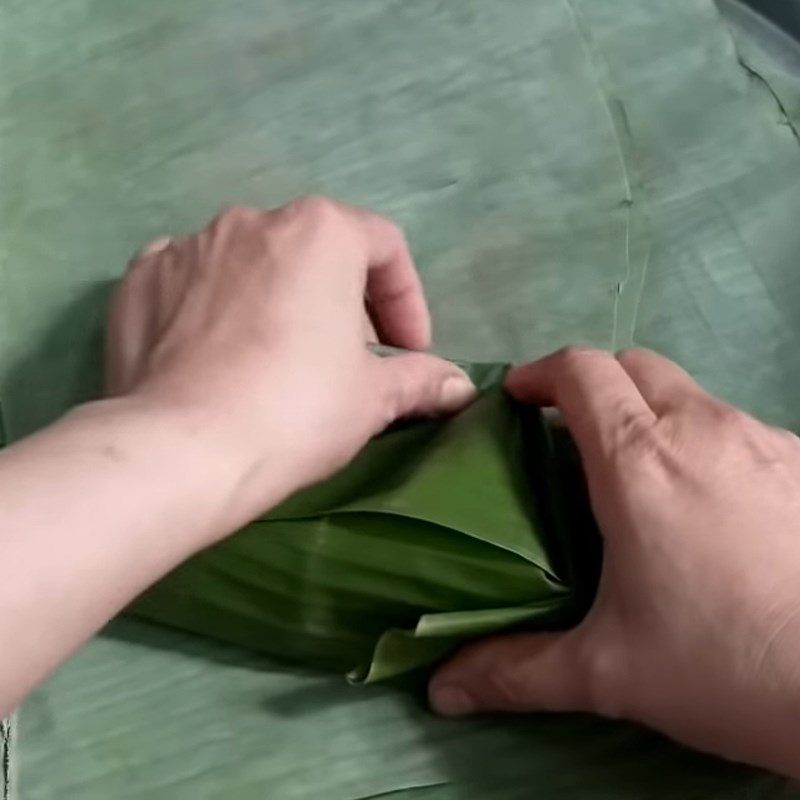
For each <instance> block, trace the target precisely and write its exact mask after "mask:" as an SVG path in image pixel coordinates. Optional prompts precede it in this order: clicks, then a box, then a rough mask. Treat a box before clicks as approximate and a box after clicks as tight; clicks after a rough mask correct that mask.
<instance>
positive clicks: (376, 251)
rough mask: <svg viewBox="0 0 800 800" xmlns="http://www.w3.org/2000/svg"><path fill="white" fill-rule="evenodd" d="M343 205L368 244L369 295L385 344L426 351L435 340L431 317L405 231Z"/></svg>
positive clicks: (366, 248) (367, 288)
mask: <svg viewBox="0 0 800 800" xmlns="http://www.w3.org/2000/svg"><path fill="white" fill-rule="evenodd" d="M339 206H340V208H341V210H342V211H343V212H344V213H345V214H346V215H347V216H348V218H349V219H351V220H352V221H353V223H354V224H355V225H356V226H357V227H358V230H359V232H360V235H361V238H362V240H363V243H364V247H365V253H366V262H367V267H368V271H367V283H366V293H367V297H368V298H369V306H370V309H371V312H372V314H371V316H372V321H373V323H374V324H375V328H376V329H377V331H378V333H379V335H380V338H381V341H383V342H385V343H387V344H392V345H395V346H396V347H405V348H408V349H409V350H424V349H426V348H427V347H429V346H430V341H431V321H430V314H429V313H428V306H427V303H426V302H425V295H424V293H423V290H422V282H421V281H420V278H419V274H418V273H417V270H416V268H415V267H414V261H413V259H412V258H411V253H410V252H409V249H408V244H407V243H406V239H405V236H404V235H403V233H402V231H401V230H400V229H399V228H398V227H397V226H396V225H395V224H394V223H393V222H390V221H389V220H388V219H386V218H384V217H381V216H380V215H378V214H374V213H373V212H371V211H367V210H366V209H363V208H358V207H356V206H348V205H346V204H343V203H342V204H339Z"/></svg>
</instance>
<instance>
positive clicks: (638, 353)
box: [614, 347, 651, 367]
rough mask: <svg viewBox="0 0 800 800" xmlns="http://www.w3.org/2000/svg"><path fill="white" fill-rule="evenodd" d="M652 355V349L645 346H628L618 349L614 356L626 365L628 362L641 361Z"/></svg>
mask: <svg viewBox="0 0 800 800" xmlns="http://www.w3.org/2000/svg"><path fill="white" fill-rule="evenodd" d="M650 355H651V351H650V350H646V349H645V348H643V347H626V348H624V349H622V350H618V351H617V352H616V353H615V354H614V357H615V358H616V359H617V361H619V363H620V364H622V366H623V367H624V366H626V365H628V364H637V363H641V362H642V361H643V360H645V359H647V358H649V357H650Z"/></svg>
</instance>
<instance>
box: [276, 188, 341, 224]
mask: <svg viewBox="0 0 800 800" xmlns="http://www.w3.org/2000/svg"><path fill="white" fill-rule="evenodd" d="M287 210H289V211H290V212H292V213H295V214H297V215H299V216H300V217H303V218H306V219H309V220H312V221H314V222H317V223H318V222H320V221H322V220H328V219H330V218H331V217H335V216H337V215H338V213H339V207H338V205H337V204H336V201H335V200H331V198H330V197H326V196H325V195H319V194H309V195H305V196H303V197H298V198H297V199H296V200H292V202H291V203H289V205H288V206H287Z"/></svg>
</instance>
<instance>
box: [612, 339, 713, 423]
mask: <svg viewBox="0 0 800 800" xmlns="http://www.w3.org/2000/svg"><path fill="white" fill-rule="evenodd" d="M616 358H617V361H619V363H620V364H622V367H623V369H624V370H625V372H627V373H628V375H630V376H631V379H632V380H633V382H634V383H635V384H636V387H637V388H638V389H639V392H640V393H641V395H642V397H644V399H645V401H646V402H647V404H648V405H649V406H650V408H652V409H653V411H654V412H655V413H656V414H658V415H659V416H660V415H662V414H666V413H667V412H669V411H674V410H675V409H676V408H679V407H681V406H682V405H683V404H684V403H685V402H686V401H687V400H688V399H690V398H693V397H705V396H707V395H706V392H705V391H704V390H703V388H702V387H701V386H699V385H698V384H697V383H696V382H695V380H694V379H693V378H692V376H691V375H689V373H688V372H686V371H685V370H683V369H681V367H679V366H678V365H677V364H676V363H675V362H674V361H670V360H669V359H668V358H665V357H664V356H662V355H659V354H658V353H655V352H653V351H652V350H645V349H643V348H632V349H630V350H623V351H622V352H620V353H617V356H616Z"/></svg>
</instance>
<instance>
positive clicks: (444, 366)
mask: <svg viewBox="0 0 800 800" xmlns="http://www.w3.org/2000/svg"><path fill="white" fill-rule="evenodd" d="M373 358H374V359H375V361H374V367H375V370H376V380H377V381H378V382H379V385H380V386H381V392H380V402H381V408H380V409H379V420H378V428H379V429H380V428H384V427H386V425H389V424H391V423H392V422H394V421H395V420H397V419H402V418H406V417H437V416H443V415H447V414H453V413H455V412H456V411H460V410H461V409H462V408H464V407H465V406H467V405H468V404H469V403H471V402H472V400H473V399H474V398H475V394H476V390H475V386H474V385H473V383H472V381H471V380H470V379H469V377H468V376H467V374H466V373H465V372H463V371H462V370H460V369H459V368H458V367H456V366H454V365H453V364H451V363H450V362H449V361H444V360H443V359H441V358H436V357H435V356H431V355H427V354H425V353H410V354H408V355H401V356H389V357H385V358H379V357H378V356H373Z"/></svg>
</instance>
